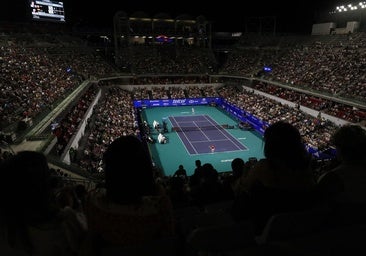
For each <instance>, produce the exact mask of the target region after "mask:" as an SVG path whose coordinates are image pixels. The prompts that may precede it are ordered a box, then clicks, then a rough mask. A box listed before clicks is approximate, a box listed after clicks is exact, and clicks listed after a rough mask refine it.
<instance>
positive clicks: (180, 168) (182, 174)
mask: <svg viewBox="0 0 366 256" xmlns="http://www.w3.org/2000/svg"><path fill="white" fill-rule="evenodd" d="M173 177H179V178H181V179H182V180H183V181H185V182H186V181H188V176H187V171H186V169H184V166H183V165H182V164H180V165H179V166H178V170H176V171H175V173H174V175H173Z"/></svg>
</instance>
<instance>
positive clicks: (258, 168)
mask: <svg viewBox="0 0 366 256" xmlns="http://www.w3.org/2000/svg"><path fill="white" fill-rule="evenodd" d="M264 143H265V145H264V156H265V158H264V159H261V160H260V161H258V162H257V163H256V164H255V165H254V166H253V168H252V169H251V170H250V171H249V172H248V175H247V176H245V177H244V176H242V178H241V181H240V182H241V183H240V190H239V192H240V193H239V194H238V195H237V196H236V198H235V199H234V200H235V201H234V205H233V208H232V214H233V217H234V218H235V219H237V220H243V219H251V220H253V222H254V224H255V226H256V229H257V232H261V231H262V229H263V227H264V225H265V224H266V222H267V221H268V219H269V218H270V216H272V215H273V214H275V213H279V212H286V211H295V210H303V209H309V208H311V207H313V206H315V205H317V203H318V199H319V198H320V196H319V194H318V193H317V190H316V183H315V181H314V178H313V175H312V172H311V169H310V160H311V157H310V155H309V154H308V152H307V151H306V149H305V145H304V143H303V141H302V138H301V136H300V133H299V131H298V130H297V128H296V127H294V126H293V125H291V124H289V123H287V122H283V121H279V122H276V123H274V124H272V125H270V126H269V127H268V128H267V129H266V130H265V133H264Z"/></svg>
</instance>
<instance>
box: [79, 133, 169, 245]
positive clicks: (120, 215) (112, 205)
mask: <svg viewBox="0 0 366 256" xmlns="http://www.w3.org/2000/svg"><path fill="white" fill-rule="evenodd" d="M136 158H137V159H138V160H136V161H135V162H132V159H136ZM103 162H104V165H105V169H104V171H105V187H104V188H103V187H102V188H98V189H96V190H94V191H91V192H90V193H89V195H88V196H87V199H86V216H87V220H88V227H89V229H90V233H91V238H92V240H93V241H96V242H99V243H102V246H103V245H106V246H109V245H122V246H123V245H133V244H138V243H144V242H148V241H151V240H154V239H158V238H161V237H166V236H170V235H172V234H174V223H173V210H172V209H173V208H172V204H171V201H170V199H169V197H168V196H167V195H166V193H165V191H164V190H163V189H162V187H159V186H158V185H157V184H156V183H155V181H154V177H153V166H152V163H151V158H150V155H149V153H148V151H147V149H146V148H145V147H144V145H143V143H142V141H140V139H138V138H137V137H136V136H134V135H128V136H121V137H119V138H117V139H115V140H114V141H113V142H112V143H111V144H110V145H109V146H108V148H107V150H106V152H105V153H104V156H103ZM130 166H131V167H130ZM94 239H95V240H94ZM99 245H100V244H99Z"/></svg>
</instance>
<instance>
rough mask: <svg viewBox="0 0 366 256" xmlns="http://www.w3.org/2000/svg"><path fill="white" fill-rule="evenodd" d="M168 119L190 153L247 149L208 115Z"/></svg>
mask: <svg viewBox="0 0 366 256" xmlns="http://www.w3.org/2000/svg"><path fill="white" fill-rule="evenodd" d="M169 121H170V123H171V125H172V127H173V130H175V131H176V132H177V134H178V136H179V138H180V140H181V141H182V142H183V144H184V146H185V148H186V150H187V152H188V153H189V154H190V155H197V154H206V153H215V152H233V151H243V150H248V148H247V147H246V146H244V145H243V144H242V143H241V142H240V141H238V140H237V139H236V138H234V137H233V136H232V135H231V134H230V133H229V132H227V131H226V130H225V129H226V128H228V126H224V125H220V124H218V123H216V122H215V120H213V119H212V118H211V117H210V116H208V115H188V116H169Z"/></svg>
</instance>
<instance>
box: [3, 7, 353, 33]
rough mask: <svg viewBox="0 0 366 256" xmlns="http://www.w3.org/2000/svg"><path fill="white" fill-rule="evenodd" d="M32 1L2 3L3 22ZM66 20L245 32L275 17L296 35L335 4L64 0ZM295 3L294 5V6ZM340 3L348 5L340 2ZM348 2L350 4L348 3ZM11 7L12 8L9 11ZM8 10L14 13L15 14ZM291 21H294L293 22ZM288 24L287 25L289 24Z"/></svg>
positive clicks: (22, 11)
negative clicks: (206, 25)
mask: <svg viewBox="0 0 366 256" xmlns="http://www.w3.org/2000/svg"><path fill="white" fill-rule="evenodd" d="M27 1H29V0H11V1H7V2H5V3H3V7H4V4H5V8H3V7H2V8H1V9H2V11H1V12H2V13H0V20H4V19H5V20H6V19H9V18H10V20H16V19H22V15H24V16H26V15H25V12H26V11H25V6H26V4H27ZM63 1H64V7H65V14H66V19H67V21H68V23H69V24H74V23H77V22H80V21H81V22H82V23H87V24H91V25H103V26H112V23H113V15H114V14H115V13H116V12H117V11H124V12H126V13H127V14H128V15H130V14H132V13H134V12H136V11H143V12H145V13H147V14H148V15H150V16H151V17H152V16H153V15H155V14H157V13H160V12H163V13H167V14H170V16H171V17H172V18H175V17H177V16H178V15H180V14H189V15H191V16H192V17H193V18H195V17H197V16H199V15H203V16H204V17H205V18H206V19H207V20H209V21H211V22H213V23H212V24H213V27H212V29H213V31H232V32H233V31H244V27H245V26H244V24H245V22H246V20H247V19H248V18H253V17H261V18H263V17H275V18H276V24H277V27H278V30H279V32H294V31H305V30H309V31H310V30H311V25H312V24H313V23H314V22H315V21H316V17H317V16H316V15H318V13H319V12H320V11H324V10H329V8H330V7H334V6H335V5H336V3H337V2H338V3H339V2H340V1H338V0H336V1H330V0H317V1H315V0H308V1H290V3H287V2H289V1H288V0H286V1H279V0H277V1H270V2H269V3H266V2H265V1H258V0H255V1H253V2H248V1H240V0H224V1H207V2H203V1H202V2H199V1H197V0H196V1H193V0H186V1H182V0H180V1H179V0H174V1H172V0H171V1H167V0H165V1H156V0H150V1H139V0H134V1H131V0H63ZM291 2H292V3H291ZM341 3H345V2H343V1H341ZM346 3H347V2H346ZM6 7H9V8H6ZM9 10H14V12H13V13H14V14H12V12H10V11H9ZM290 21H291V22H290ZM286 24H287V25H286Z"/></svg>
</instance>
